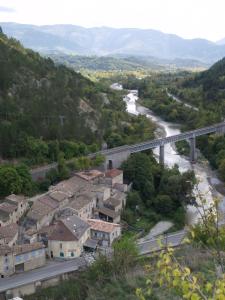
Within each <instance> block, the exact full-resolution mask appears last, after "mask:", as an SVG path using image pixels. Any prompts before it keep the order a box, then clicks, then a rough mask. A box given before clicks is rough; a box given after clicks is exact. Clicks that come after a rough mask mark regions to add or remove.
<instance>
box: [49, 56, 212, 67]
mask: <svg viewBox="0 0 225 300" xmlns="http://www.w3.org/2000/svg"><path fill="white" fill-rule="evenodd" d="M48 56H49V57H50V58H52V59H53V60H54V61H55V62H56V63H61V64H65V65H66V66H69V67H71V68H73V69H74V70H77V71H81V70H84V69H86V70H91V71H137V70H157V71H171V70H177V69H194V68H202V69H203V68H207V67H208V66H209V65H208V64H206V63H203V62H200V61H197V60H191V59H174V60H166V59H160V58H156V57H149V56H124V55H117V56H113V57H112V56H100V57H99V56H80V55H69V54H63V53H52V54H48Z"/></svg>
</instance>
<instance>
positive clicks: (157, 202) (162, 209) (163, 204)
mask: <svg viewBox="0 0 225 300" xmlns="http://www.w3.org/2000/svg"><path fill="white" fill-rule="evenodd" d="M153 204H154V207H155V211H156V212H157V213H159V214H162V215H164V216H166V215H169V214H171V213H172V212H174V209H175V207H174V202H173V200H172V199H171V198H170V196H168V195H158V196H157V197H156V198H155V199H154V201H153Z"/></svg>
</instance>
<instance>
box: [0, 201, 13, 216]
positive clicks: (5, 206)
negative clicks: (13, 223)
mask: <svg viewBox="0 0 225 300" xmlns="http://www.w3.org/2000/svg"><path fill="white" fill-rule="evenodd" d="M16 209H17V205H14V204H10V203H7V202H3V203H1V204H0V211H3V212H6V213H8V214H10V213H12V212H14V211H15V210H16Z"/></svg>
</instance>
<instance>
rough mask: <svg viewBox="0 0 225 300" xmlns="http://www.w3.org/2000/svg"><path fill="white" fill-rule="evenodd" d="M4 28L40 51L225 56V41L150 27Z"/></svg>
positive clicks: (200, 57) (194, 57)
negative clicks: (174, 33)
mask: <svg viewBox="0 0 225 300" xmlns="http://www.w3.org/2000/svg"><path fill="white" fill-rule="evenodd" d="M0 25H1V26H2V28H3V31H4V32H5V33H6V34H7V35H9V36H12V37H15V38H17V39H19V40H20V41H21V42H22V43H23V44H24V45H25V46H26V47H29V48H32V49H34V50H38V51H40V52H45V53H46V52H47V53H48V52H54V51H60V52H63V53H67V54H79V55H98V56H105V55H110V56H112V55H116V54H125V55H132V56H140V55H142V56H143V55H144V56H152V57H158V58H161V59H169V60H174V59H191V60H200V61H202V62H206V63H213V62H215V61H217V60H219V59H221V58H222V57H224V56H225V45H217V44H216V43H213V42H210V41H207V40H203V39H193V40H187V39H183V38H180V37H178V36H176V35H173V34H165V33H162V32H160V31H157V30H150V29H149V30H147V29H135V28H125V29H115V28H108V27H99V28H84V27H80V26H74V25H48V26H34V25H23V24H17V23H0Z"/></svg>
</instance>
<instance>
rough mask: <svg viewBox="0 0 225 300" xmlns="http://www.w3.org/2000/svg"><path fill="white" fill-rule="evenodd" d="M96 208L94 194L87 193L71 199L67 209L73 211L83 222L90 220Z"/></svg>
mask: <svg viewBox="0 0 225 300" xmlns="http://www.w3.org/2000/svg"><path fill="white" fill-rule="evenodd" d="M95 207H96V196H95V194H94V193H91V192H87V193H84V194H80V195H77V196H74V197H73V198H71V202H70V203H69V204H68V208H70V209H71V210H72V211H74V214H76V215H77V216H78V217H80V218H81V219H83V220H87V219H90V218H91V217H92V215H93V213H94V208H95Z"/></svg>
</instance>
